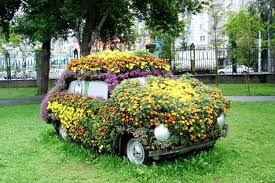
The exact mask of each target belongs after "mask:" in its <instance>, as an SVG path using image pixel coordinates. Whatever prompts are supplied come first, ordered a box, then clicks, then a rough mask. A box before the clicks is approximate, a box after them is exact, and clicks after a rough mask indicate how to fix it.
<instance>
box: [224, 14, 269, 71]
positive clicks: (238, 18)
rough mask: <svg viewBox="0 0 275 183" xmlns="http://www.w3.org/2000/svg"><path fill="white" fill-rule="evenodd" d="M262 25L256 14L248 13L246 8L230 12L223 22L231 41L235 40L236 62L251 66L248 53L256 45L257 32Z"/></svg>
mask: <svg viewBox="0 0 275 183" xmlns="http://www.w3.org/2000/svg"><path fill="white" fill-rule="evenodd" d="M263 27H264V25H263V23H262V22H261V20H260V19H259V17H258V16H257V15H255V14H254V15H250V14H249V13H248V11H247V10H241V11H240V12H238V13H230V14H229V16H228V20H227V22H226V24H225V31H226V33H227V35H228V36H229V39H230V41H231V42H235V43H236V46H237V50H236V51H235V56H236V57H237V59H238V60H237V62H238V63H242V64H245V65H247V66H251V65H252V64H253V63H252V59H250V58H249V57H250V55H251V54H250V53H251V51H252V48H253V47H256V45H257V37H258V32H259V31H261V30H262V29H263Z"/></svg>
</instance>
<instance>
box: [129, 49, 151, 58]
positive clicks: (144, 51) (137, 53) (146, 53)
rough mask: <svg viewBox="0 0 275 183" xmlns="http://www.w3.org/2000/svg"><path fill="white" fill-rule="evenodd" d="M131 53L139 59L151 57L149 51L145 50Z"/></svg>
mask: <svg viewBox="0 0 275 183" xmlns="http://www.w3.org/2000/svg"><path fill="white" fill-rule="evenodd" d="M132 53H133V54H134V55H136V56H139V57H142V56H144V55H151V56H153V54H152V53H150V52H149V51H146V50H135V51H133V52H132Z"/></svg>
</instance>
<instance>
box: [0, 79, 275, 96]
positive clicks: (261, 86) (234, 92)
mask: <svg viewBox="0 0 275 183" xmlns="http://www.w3.org/2000/svg"><path fill="white" fill-rule="evenodd" d="M209 86H212V87H216V85H215V84H209ZM218 88H219V89H221V90H222V92H223V94H224V95H226V96H248V95H251V96H264V95H269V96H270V95H275V84H271V83H252V84H250V93H248V91H247V84H219V87H218ZM36 90H37V88H36V87H29V88H0V100H1V99H20V98H29V97H33V96H35V94H36Z"/></svg>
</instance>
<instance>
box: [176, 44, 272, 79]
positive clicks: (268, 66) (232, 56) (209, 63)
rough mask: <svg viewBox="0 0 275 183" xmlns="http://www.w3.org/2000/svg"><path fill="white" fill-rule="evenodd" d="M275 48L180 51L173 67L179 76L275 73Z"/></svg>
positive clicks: (178, 50) (177, 52)
mask: <svg viewBox="0 0 275 183" xmlns="http://www.w3.org/2000/svg"><path fill="white" fill-rule="evenodd" d="M274 52H275V47H271V48H269V49H268V48H267V47H261V48H259V47H253V48H251V49H243V48H229V47H222V48H216V49H215V48H195V47H192V46H191V47H189V48H185V49H176V50H175V51H174V55H175V56H174V59H172V61H171V68H172V70H173V71H174V72H176V73H184V72H193V73H198V74H200V73H203V74H211V73H216V72H217V73H219V74H233V73H237V74H238V73H239V74H244V73H247V72H253V73H262V72H269V73H274V72H275V53H274Z"/></svg>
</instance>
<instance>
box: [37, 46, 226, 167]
mask: <svg viewBox="0 0 275 183" xmlns="http://www.w3.org/2000/svg"><path fill="white" fill-rule="evenodd" d="M228 108H229V101H228V100H227V99H226V98H224V97H223V96H222V94H221V93H220V92H219V91H217V90H215V89H212V88H210V87H208V86H206V85H204V84H203V83H201V82H200V81H198V80H197V79H194V78H193V77H192V76H189V75H185V76H182V77H180V78H175V77H174V76H173V75H172V74H171V72H170V71H169V65H167V64H166V63H165V62H164V61H163V60H162V59H160V58H157V57H154V56H152V55H148V54H136V53H130V52H120V51H104V52H101V53H93V54H91V55H89V56H86V57H82V58H79V59H73V60H72V61H71V62H70V63H69V64H68V65H67V69H66V70H65V71H64V73H63V74H62V76H61V78H60V79H59V80H58V82H57V84H56V86H55V87H54V88H53V89H52V90H51V91H50V92H49V93H48V94H47V95H46V97H45V98H44V99H43V101H42V103H41V116H42V118H43V119H44V120H45V121H47V122H48V123H51V124H53V125H54V126H55V129H56V132H57V133H58V134H59V135H60V136H62V137H63V138H64V139H70V140H72V141H75V142H78V143H81V144H83V145H85V146H88V147H92V148H94V149H96V150H97V151H99V152H110V153H116V154H119V155H126V156H127V157H128V159H129V160H130V161H131V162H133V163H135V164H143V163H147V162H149V161H150V159H152V158H154V159H156V158H159V157H160V156H163V155H174V154H181V153H186V152H190V151H193V150H199V149H204V148H211V147H213V146H214V144H215V142H216V140H217V139H219V138H220V137H222V136H225V135H226V134H227V124H225V118H224V117H225V113H226V112H227V110H228Z"/></svg>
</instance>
